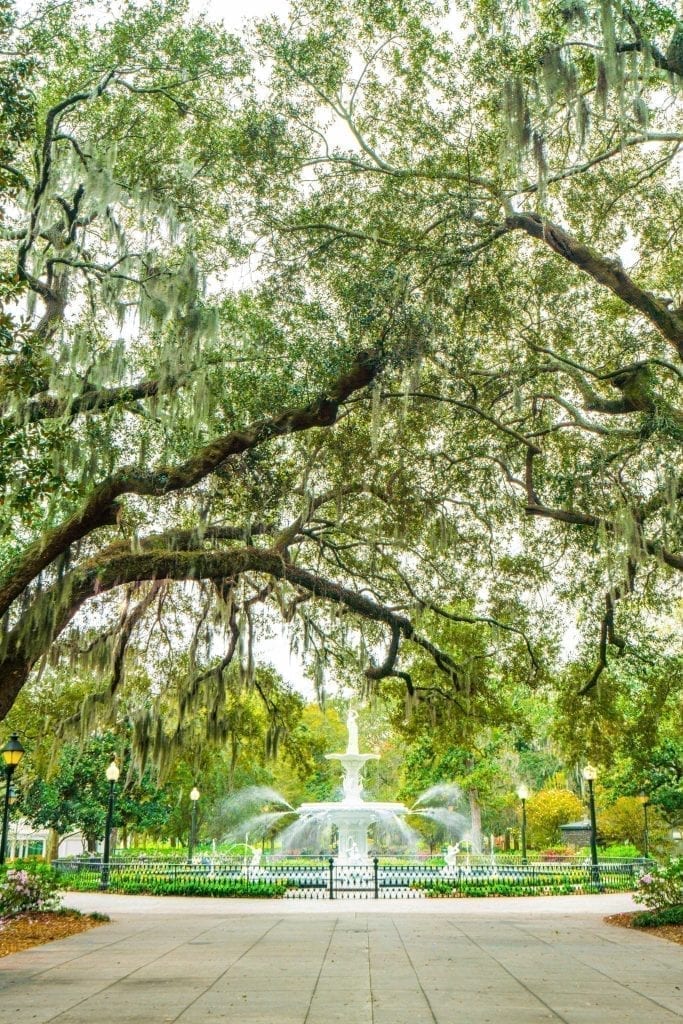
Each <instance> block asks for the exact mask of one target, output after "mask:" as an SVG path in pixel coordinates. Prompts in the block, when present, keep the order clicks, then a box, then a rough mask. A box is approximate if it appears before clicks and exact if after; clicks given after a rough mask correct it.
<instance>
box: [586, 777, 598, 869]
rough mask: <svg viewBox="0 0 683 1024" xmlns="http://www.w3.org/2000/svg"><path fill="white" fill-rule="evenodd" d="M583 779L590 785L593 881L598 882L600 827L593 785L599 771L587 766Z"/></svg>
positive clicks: (589, 802)
mask: <svg viewBox="0 0 683 1024" xmlns="http://www.w3.org/2000/svg"><path fill="white" fill-rule="evenodd" d="M583 777H584V779H585V780H586V782H587V783H588V806H589V808H590V815H591V865H592V868H593V871H592V874H593V881H594V882H597V880H598V826H597V822H596V820H595V793H594V791H593V783H594V782H595V780H596V779H597V777H598V770H597V768H594V767H593V765H592V764H587V765H586V767H585V768H584V769H583Z"/></svg>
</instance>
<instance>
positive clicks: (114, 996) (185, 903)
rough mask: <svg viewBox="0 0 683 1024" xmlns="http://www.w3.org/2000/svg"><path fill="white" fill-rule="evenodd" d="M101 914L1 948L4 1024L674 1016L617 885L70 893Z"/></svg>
mask: <svg viewBox="0 0 683 1024" xmlns="http://www.w3.org/2000/svg"><path fill="white" fill-rule="evenodd" d="M66 902H67V903H68V904H70V905H72V906H75V905H78V906H79V907H81V908H82V909H105V908H106V909H107V912H108V913H110V914H111V915H112V917H113V923H112V924H110V925H104V926H103V927H101V928H96V929H93V930H92V931H90V932H85V933H84V934H82V935H77V936H74V937H73V938H71V939H65V940H62V941H60V942H54V943H50V944H49V945H46V946H42V947H37V948H35V949H33V950H27V951H26V952H24V953H17V954H15V955H13V956H10V957H5V958H4V959H2V960H0V1024H28V1022H36V1024H48V1022H51V1024H52V1022H54V1024H143V1022H144V1024H173V1022H176V1021H178V1022H179V1024H200V1022H201V1024H207V1022H212V1021H216V1022H219V1021H220V1022H230V1024H232V1022H234V1024H337V1022H340V1024H341V1022H343V1024H489V1022H491V1024H541V1022H543V1024H545V1022H553V1024H555V1022H564V1024H636V1022H637V1024H681V1022H682V1021H683V949H682V948H681V947H680V946H676V945H674V944H673V943H668V942H666V941H664V940H663V939H657V938H652V937H649V936H647V935H641V934H639V933H634V932H630V931H626V930H624V929H619V928H610V927H609V926H607V925H604V924H603V923H602V921H601V915H602V914H605V913H617V912H619V911H620V910H624V909H629V908H630V906H631V903H630V899H629V897H626V896H621V895H617V896H602V897H590V896H589V897H559V898H552V897H540V898H535V899H528V900H520V899H500V900H479V899H477V900H474V899H473V900H458V901H453V900H412V901H410V900H409V901H400V902H399V901H396V902H392V903H388V902H386V901H377V902H375V901H368V902H365V901H363V902H360V901H350V900H344V901H339V902H337V903H328V902H322V901H320V902H316V903H305V902H303V901H278V902H277V903H275V902H272V901H258V900H247V901H243V900H219V899H215V900H214V899H203V900H197V899H180V898H154V897H126V896H110V895H102V894H78V895H75V894H74V895H70V896H68V897H67V900H66Z"/></svg>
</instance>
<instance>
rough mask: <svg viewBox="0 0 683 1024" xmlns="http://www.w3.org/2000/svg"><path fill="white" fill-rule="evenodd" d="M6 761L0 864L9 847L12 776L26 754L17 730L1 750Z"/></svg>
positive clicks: (3, 861)
mask: <svg viewBox="0 0 683 1024" xmlns="http://www.w3.org/2000/svg"><path fill="white" fill-rule="evenodd" d="M0 753H1V754H2V759H3V761H4V762H5V778H6V785H5V807H4V810H3V815H2V839H1V840H0V864H4V863H5V851H6V849H7V830H8V827H9V805H10V797H11V790H12V776H13V775H14V771H15V769H16V767H17V765H18V764H19V762H20V761H21V759H22V757H23V756H24V748H23V746H22V745H21V741H20V739H19V737H18V736H17V734H16V733H15V732H13V733H12V735H11V736H10V738H9V739H8V740H7V743H6V744H5V745H4V747H3V748H2V750H1V751H0Z"/></svg>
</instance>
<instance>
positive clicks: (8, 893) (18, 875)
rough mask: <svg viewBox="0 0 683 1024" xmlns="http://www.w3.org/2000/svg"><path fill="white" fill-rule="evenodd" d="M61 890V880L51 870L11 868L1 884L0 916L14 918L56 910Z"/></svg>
mask: <svg viewBox="0 0 683 1024" xmlns="http://www.w3.org/2000/svg"><path fill="white" fill-rule="evenodd" d="M59 888H60V883H59V879H58V877H57V875H56V873H55V872H54V871H52V870H50V869H49V868H48V869H43V870H40V869H39V868H38V866H37V865H36V866H35V867H25V868H14V869H12V868H11V869H10V870H8V871H7V872H6V873H5V877H4V878H3V879H2V881H1V882H0V914H2V915H3V916H8V917H12V916H14V915H15V914H22V913H25V912H26V911H29V910H56V908H57V907H58V906H59V903H60V900H61V895H60V894H59V892H58V889H59Z"/></svg>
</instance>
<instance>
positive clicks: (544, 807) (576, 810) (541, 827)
mask: <svg viewBox="0 0 683 1024" xmlns="http://www.w3.org/2000/svg"><path fill="white" fill-rule="evenodd" d="M584 816H585V808H584V806H583V804H582V802H581V800H580V799H579V798H578V796H577V795H576V794H575V793H571V792H570V791H569V790H568V789H542V790H541V791H540V792H538V793H534V794H532V796H531V797H530V798H529V800H528V801H527V822H528V828H529V842H530V844H531V845H533V846H534V847H535V848H536V849H541V848H542V847H544V846H553V845H555V844H557V843H558V842H560V841H561V839H562V834H561V832H560V825H566V824H568V823H569V822H571V821H579V820H582V819H583V817H584Z"/></svg>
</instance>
